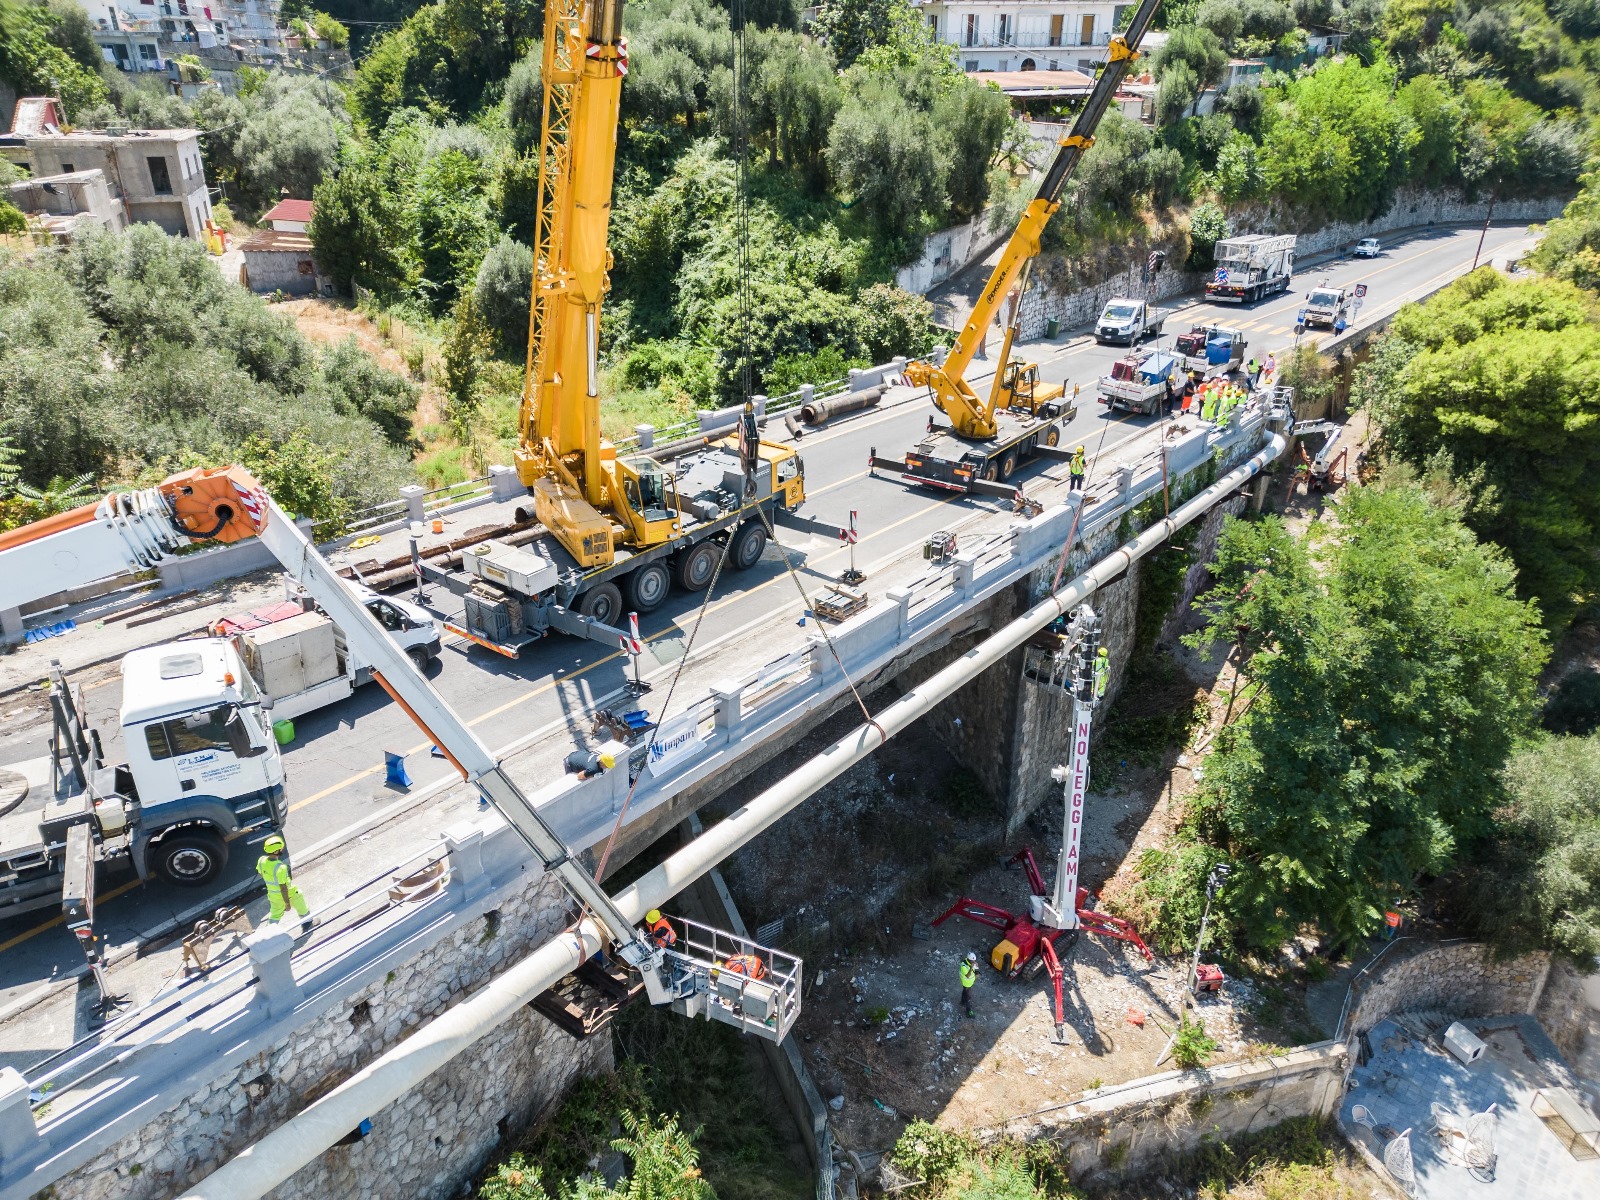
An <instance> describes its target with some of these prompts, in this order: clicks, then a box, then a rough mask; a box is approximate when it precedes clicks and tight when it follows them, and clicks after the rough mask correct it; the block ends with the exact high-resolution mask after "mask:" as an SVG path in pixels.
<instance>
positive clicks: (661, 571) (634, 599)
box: [628, 562, 672, 613]
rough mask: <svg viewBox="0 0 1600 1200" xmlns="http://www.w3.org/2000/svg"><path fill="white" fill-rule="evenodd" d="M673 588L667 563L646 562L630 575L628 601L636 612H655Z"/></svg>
mask: <svg viewBox="0 0 1600 1200" xmlns="http://www.w3.org/2000/svg"><path fill="white" fill-rule="evenodd" d="M671 590H672V575H671V573H670V572H668V570H667V567H666V564H665V563H660V562H652V563H645V565H644V566H642V567H640V568H639V569H638V570H637V571H635V572H634V573H633V574H632V575H629V576H628V603H629V604H631V605H632V606H633V609H634V611H635V612H642V613H647V612H655V610H656V609H658V608H660V607H661V605H662V603H663V602H664V601H665V600H666V598H667V593H668V592H669V591H671Z"/></svg>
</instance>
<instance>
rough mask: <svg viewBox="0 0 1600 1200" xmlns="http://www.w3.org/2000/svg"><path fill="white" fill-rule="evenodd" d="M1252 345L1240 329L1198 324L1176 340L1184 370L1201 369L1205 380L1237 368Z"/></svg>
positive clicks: (1199, 370)
mask: <svg viewBox="0 0 1600 1200" xmlns="http://www.w3.org/2000/svg"><path fill="white" fill-rule="evenodd" d="M1249 344H1250V343H1249V342H1248V341H1247V340H1246V339H1245V336H1244V333H1243V332H1242V331H1241V330H1238V329H1231V328H1229V327H1227V326H1225V325H1195V326H1192V327H1191V328H1190V330H1189V332H1188V333H1180V334H1179V335H1178V336H1177V338H1176V339H1175V342H1174V345H1175V348H1176V349H1177V352H1178V355H1179V357H1180V358H1181V359H1182V360H1183V365H1184V369H1185V370H1189V371H1198V372H1200V374H1201V376H1202V377H1203V378H1205V379H1211V378H1214V377H1216V376H1218V375H1226V374H1228V373H1229V372H1230V371H1234V370H1237V369H1238V367H1239V364H1240V363H1242V362H1244V351H1245V347H1246V346H1248V345H1249Z"/></svg>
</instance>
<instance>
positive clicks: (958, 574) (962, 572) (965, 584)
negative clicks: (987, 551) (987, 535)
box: [950, 551, 978, 595]
mask: <svg viewBox="0 0 1600 1200" xmlns="http://www.w3.org/2000/svg"><path fill="white" fill-rule="evenodd" d="M955 568H956V569H955V574H954V575H953V576H952V577H951V581H950V586H951V589H952V590H953V591H954V592H955V593H956V594H957V595H961V594H963V593H965V592H966V591H967V590H968V589H969V588H971V587H972V579H973V575H974V574H975V573H976V572H977V569H978V556H977V555H976V554H973V553H972V552H971V551H966V552H964V553H961V554H957V555H956V562H955Z"/></svg>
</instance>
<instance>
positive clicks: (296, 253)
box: [239, 229, 333, 296]
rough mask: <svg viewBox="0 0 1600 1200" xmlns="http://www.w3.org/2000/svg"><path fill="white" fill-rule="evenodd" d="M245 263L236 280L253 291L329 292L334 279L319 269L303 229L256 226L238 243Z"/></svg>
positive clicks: (268, 292) (306, 293) (303, 293)
mask: <svg viewBox="0 0 1600 1200" xmlns="http://www.w3.org/2000/svg"><path fill="white" fill-rule="evenodd" d="M239 249H240V250H241V251H242V252H243V254H244V267H243V268H242V269H241V270H240V272H239V282H240V283H242V284H243V285H244V286H245V287H247V288H249V289H250V290H251V291H253V292H261V293H263V294H266V295H270V294H272V293H274V292H282V293H284V294H285V295H288V296H306V295H315V294H320V295H332V293H333V280H332V279H330V278H328V276H326V275H324V274H323V273H322V269H321V268H320V267H318V266H317V260H316V259H315V258H314V257H313V255H312V250H311V239H310V238H309V237H307V236H306V235H305V234H303V233H288V232H284V231H282V230H278V229H258V230H256V232H254V233H252V234H251V235H250V236H249V237H247V238H245V240H244V241H243V242H241V243H240V244H239Z"/></svg>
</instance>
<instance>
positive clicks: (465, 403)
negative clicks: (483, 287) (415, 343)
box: [444, 291, 494, 441]
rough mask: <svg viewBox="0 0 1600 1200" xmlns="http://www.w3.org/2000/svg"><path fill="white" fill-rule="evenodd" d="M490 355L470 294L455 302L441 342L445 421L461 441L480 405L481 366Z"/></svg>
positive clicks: (490, 344)
mask: <svg viewBox="0 0 1600 1200" xmlns="http://www.w3.org/2000/svg"><path fill="white" fill-rule="evenodd" d="M492 353H494V342H493V339H492V338H491V337H490V336H489V327H488V326H487V325H485V324H484V321H483V315H482V314H481V313H479V312H478V306H477V302H476V301H475V300H474V299H473V295H472V293H471V292H470V291H464V292H462V293H461V298H460V299H459V300H457V301H456V308H455V315H454V316H453V317H452V319H451V322H450V331H449V333H447V334H446V335H445V340H444V387H445V391H446V392H447V393H448V394H449V398H448V399H447V400H446V402H445V417H446V419H447V420H449V422H450V424H451V426H452V427H453V428H454V429H455V431H456V436H457V437H459V438H461V439H462V440H463V441H464V440H466V439H467V437H468V434H469V433H470V431H471V429H472V423H473V421H474V420H475V419H476V417H477V415H478V408H479V406H480V405H481V404H482V403H483V380H482V376H483V363H484V360H485V359H487V358H488V357H489V356H490V355H491V354H492Z"/></svg>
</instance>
